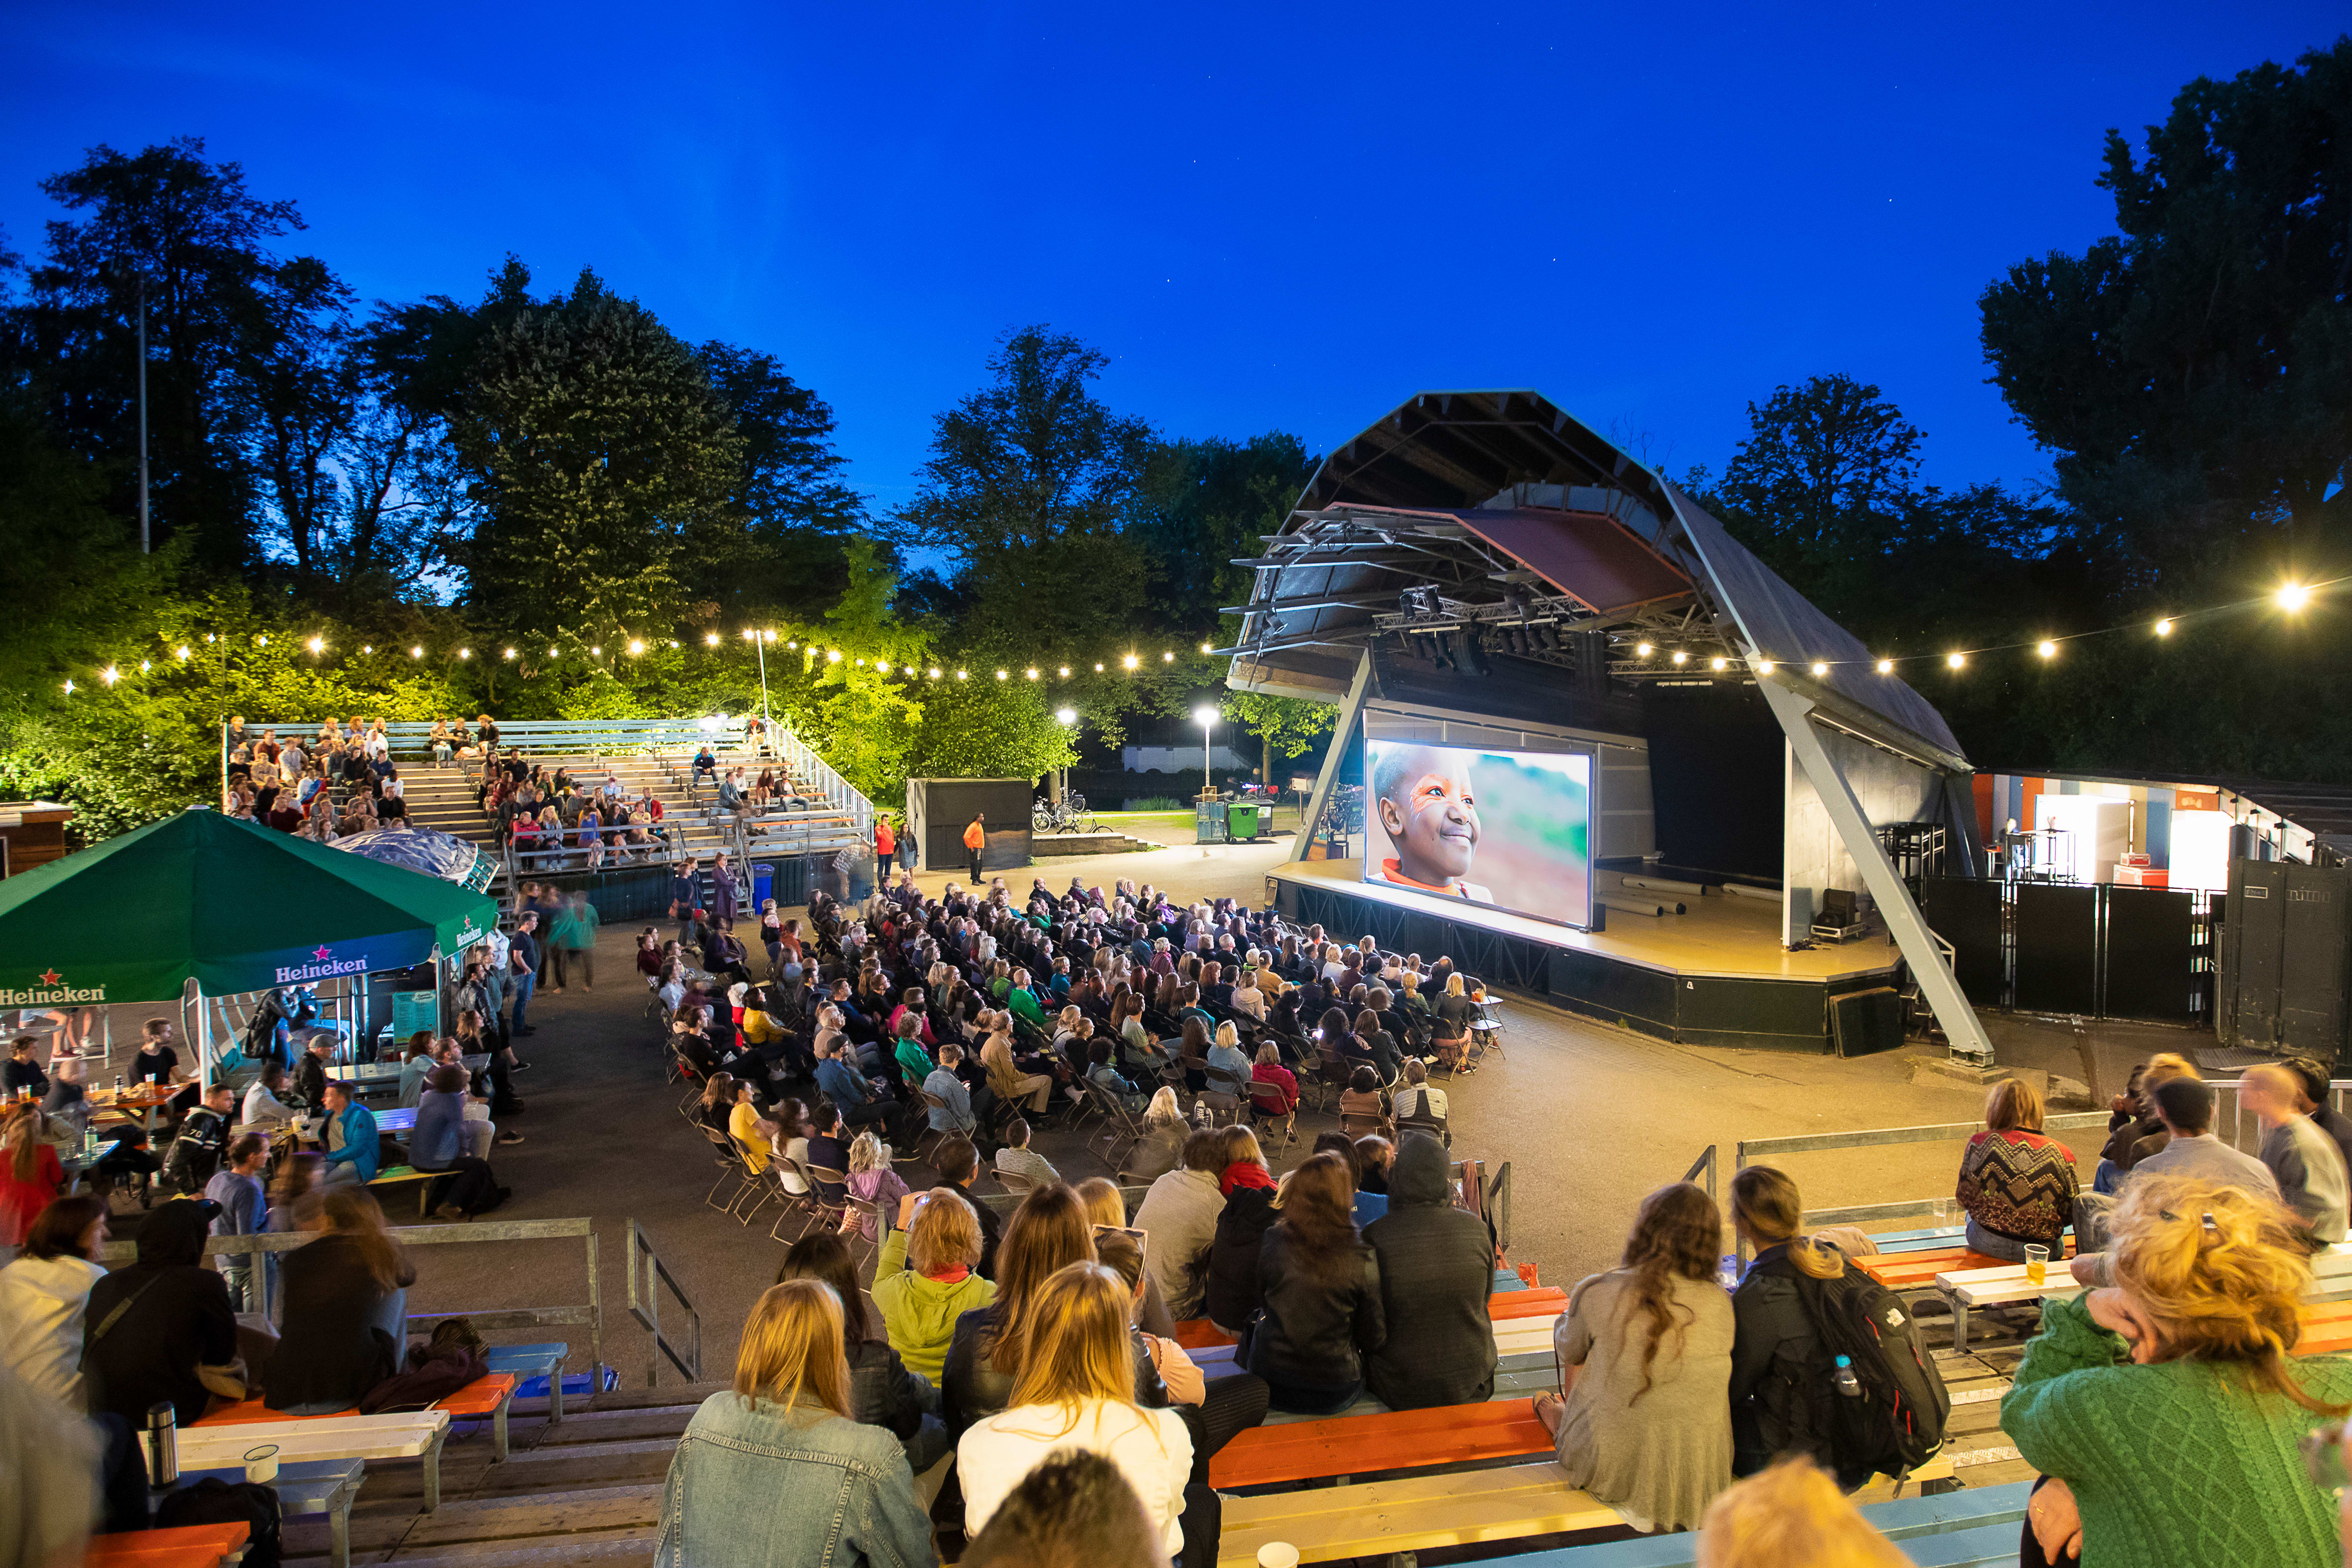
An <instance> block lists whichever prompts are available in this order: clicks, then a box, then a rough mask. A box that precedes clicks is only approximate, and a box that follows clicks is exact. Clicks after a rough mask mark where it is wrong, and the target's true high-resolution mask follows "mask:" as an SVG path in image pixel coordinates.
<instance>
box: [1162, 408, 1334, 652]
mask: <svg viewBox="0 0 2352 1568" xmlns="http://www.w3.org/2000/svg"><path fill="white" fill-rule="evenodd" d="M1315 464H1316V460H1315V459H1314V458H1309V457H1308V456H1307V444H1306V443H1305V442H1303V441H1301V440H1300V439H1299V438H1298V437H1296V436H1293V435H1290V434H1289V433H1288V432H1286V431H1281V430H1276V431H1272V432H1269V433H1268V434H1266V435H1264V436H1254V437H1250V439H1249V440H1247V441H1228V440H1225V439H1224V438H1223V437H1208V438H1206V439H1203V440H1198V441H1192V440H1183V441H1155V442H1153V443H1152V446H1151V449H1150V455H1149V457H1148V458H1146V460H1145V464H1144V472H1143V480H1142V484H1141V487H1140V490H1139V495H1138V497H1137V505H1136V516H1135V522H1134V524H1133V526H1132V532H1133V533H1134V535H1135V539H1136V543H1137V546H1138V547H1139V549H1140V550H1141V551H1142V552H1143V555H1144V559H1145V562H1146V564H1147V569H1148V571H1149V573H1150V577H1149V590H1148V596H1149V603H1150V607H1151V614H1152V616H1153V618H1154V619H1155V620H1156V621H1158V622H1159V624H1160V626H1162V627H1164V628H1167V629H1170V630H1173V631H1176V632H1179V633H1182V634H1185V635H1187V636H1198V635H1200V634H1202V633H1204V632H1207V631H1210V630H1211V629H1213V627H1215V626H1216V625H1217V622H1218V616H1217V612H1218V610H1219V609H1220V608H1222V607H1223V606H1224V605H1239V604H1244V603H1246V602H1247V601H1248V599H1249V595H1250V587H1251V584H1252V581H1253V579H1254V577H1255V574H1254V573H1253V572H1252V570H1251V569H1250V568H1249V567H1247V566H1236V565H1234V562H1235V561H1236V560H1250V559H1254V558H1255V557H1256V556H1257V555H1258V554H1260V553H1261V552H1263V550H1264V546H1263V544H1262V543H1261V542H1259V539H1258V536H1259V535H1260V534H1262V533H1273V532H1275V531H1277V530H1279V529H1280V528H1281V526H1282V525H1283V523H1284V522H1285V521H1287V520H1288V519H1289V516H1290V510H1291V508H1292V507H1294V506H1296V505H1297V501H1298V496H1299V492H1300V491H1302V490H1304V489H1306V488H1307V480H1308V479H1312V478H1313V477H1314V474H1315Z"/></svg>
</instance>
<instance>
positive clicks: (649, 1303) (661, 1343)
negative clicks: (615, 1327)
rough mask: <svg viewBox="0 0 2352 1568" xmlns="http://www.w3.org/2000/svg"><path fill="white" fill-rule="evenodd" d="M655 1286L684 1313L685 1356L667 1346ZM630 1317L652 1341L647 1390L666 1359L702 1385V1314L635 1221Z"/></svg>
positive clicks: (631, 1230)
mask: <svg viewBox="0 0 2352 1568" xmlns="http://www.w3.org/2000/svg"><path fill="white" fill-rule="evenodd" d="M640 1258H642V1259H643V1260H644V1262H645V1273H644V1280H643V1287H644V1288H643V1289H642V1290H640V1289H639V1279H638V1270H637V1264H638V1260H639V1259H640ZM656 1284H660V1285H667V1286H668V1287H669V1293H670V1294H671V1295H673V1296H675V1297H677V1304H678V1305H679V1306H680V1307H682V1308H684V1309H685V1310H686V1340H687V1342H686V1347H685V1348H686V1353H685V1354H684V1355H680V1354H679V1353H678V1347H677V1345H675V1344H673V1343H671V1342H670V1339H669V1336H668V1335H667V1334H665V1333H663V1332H662V1326H661V1294H660V1292H659V1291H658V1290H657V1289H656ZM629 1316H631V1317H633V1318H635V1319H636V1321H637V1322H638V1324H639V1326H640V1327H642V1328H644V1329H645V1330H646V1332H648V1333H650V1334H652V1335H653V1337H654V1351H655V1352H656V1353H654V1354H652V1355H649V1356H647V1357H646V1387H647V1388H652V1387H655V1386H656V1385H657V1384H659V1382H660V1375H661V1358H662V1357H665V1356H666V1357H667V1358H668V1360H669V1363H670V1365H672V1366H674V1367H676V1368H677V1371H678V1375H679V1376H681V1377H683V1378H685V1379H686V1381H687V1382H688V1383H699V1382H701V1381H702V1314H701V1313H699V1312H698V1311H696V1310H694V1303H693V1302H691V1301H689V1300H687V1299H686V1291H685V1290H684V1289H681V1288H680V1287H679V1285H678V1282H677V1279H676V1277H674V1276H673V1275H672V1274H671V1273H670V1271H669V1269H668V1268H667V1266H666V1265H665V1264H664V1263H663V1262H662V1260H661V1258H660V1256H659V1255H658V1254H656V1252H655V1251H654V1244H653V1243H652V1242H650V1241H648V1240H646V1232H645V1227H644V1226H640V1225H639V1224H637V1222H636V1221H635V1220H634V1219H633V1220H631V1221H629Z"/></svg>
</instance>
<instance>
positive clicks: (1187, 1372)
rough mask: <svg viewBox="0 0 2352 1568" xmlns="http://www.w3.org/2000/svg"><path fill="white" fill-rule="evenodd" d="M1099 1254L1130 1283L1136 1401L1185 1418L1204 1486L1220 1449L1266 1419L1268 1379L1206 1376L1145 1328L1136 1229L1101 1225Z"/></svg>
mask: <svg viewBox="0 0 2352 1568" xmlns="http://www.w3.org/2000/svg"><path fill="white" fill-rule="evenodd" d="M1088 1212H1089V1213H1091V1212H1093V1211H1091V1210H1089V1211H1088ZM1095 1253H1096V1257H1097V1260H1098V1261H1100V1262H1101V1264H1102V1265H1103V1267H1104V1268H1108V1269H1110V1270H1111V1271H1112V1272H1113V1273H1115V1274H1117V1275H1118V1279H1119V1283H1120V1284H1122V1285H1124V1286H1126V1287H1127V1291H1128V1324H1129V1329H1128V1331H1129V1335H1130V1336H1131V1337H1132V1339H1133V1340H1134V1342H1135V1344H1136V1346H1137V1348H1138V1350H1139V1352H1141V1353H1140V1355H1139V1357H1138V1359H1137V1361H1136V1403H1137V1404H1139V1405H1150V1406H1152V1407H1154V1408H1159V1407H1162V1406H1164V1407H1166V1408H1168V1409H1171V1410H1173V1411H1175V1412H1176V1414H1177V1415H1178V1416H1179V1417H1181V1419H1182V1421H1183V1423H1184V1428H1185V1430H1186V1431H1187V1432H1189V1433H1191V1434H1192V1485H1194V1486H1205V1485H1207V1484H1208V1479H1209V1461H1210V1460H1212V1459H1213V1458H1216V1456H1217V1453H1218V1450H1220V1449H1222V1448H1223V1447H1224V1446H1225V1445H1226V1444H1228V1443H1230V1442H1232V1441H1233V1440H1234V1438H1235V1437H1238V1436H1241V1435H1242V1434H1243V1433H1244V1432H1246V1431H1248V1430H1249V1429H1250V1428H1251V1427H1253V1426H1259V1425H1261V1424H1262V1423H1264V1421H1265V1407H1266V1392H1265V1379H1263V1378H1260V1377H1255V1376H1253V1375H1252V1374H1251V1373H1245V1372H1237V1373H1228V1374H1227V1375H1225V1376H1223V1377H1219V1378H1209V1377H1206V1376H1204V1375H1203V1374H1202V1370H1201V1367H1200V1366H1199V1364H1198V1363H1195V1362H1194V1361H1193V1360H1192V1357H1191V1356H1189V1355H1187V1354H1186V1353H1185V1352H1184V1348H1183V1347H1182V1346H1181V1345H1179V1344H1178V1343H1177V1342H1175V1339H1174V1338H1173V1336H1170V1335H1160V1334H1154V1333H1152V1332H1151V1331H1150V1330H1148V1329H1146V1328H1144V1327H1143V1326H1142V1317H1143V1310H1144V1304H1145V1300H1146V1297H1147V1296H1148V1294H1149V1292H1150V1283H1151V1282H1150V1279H1149V1278H1148V1277H1147V1276H1146V1275H1145V1274H1144V1272H1143V1247H1142V1244H1141V1243H1140V1242H1139V1240H1138V1239H1137V1237H1136V1233H1135V1232H1133V1231H1131V1230H1129V1229H1126V1228H1125V1227H1117V1228H1112V1229H1107V1230H1106V1229H1102V1228H1097V1230H1096V1232H1095Z"/></svg>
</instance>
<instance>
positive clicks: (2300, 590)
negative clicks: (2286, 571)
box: [2271, 583, 2311, 615]
mask: <svg viewBox="0 0 2352 1568" xmlns="http://www.w3.org/2000/svg"><path fill="white" fill-rule="evenodd" d="M2271 597H2272V598H2273V599H2274V600H2276V601H2277V603H2278V607H2279V608H2280V609H2282V610H2284V611H2285V612H2286V613H2287V614H2289V615H2293V614H2294V612H2295V611H2297V610H2300V609H2302V608H2303V607H2304V606H2305V605H2308V604H2309V603H2311V589H2310V588H2309V587H2308V586H2306V585H2305V584H2301V583H2282V584H2279V590H2278V592H2277V593H2275V594H2273V595H2271Z"/></svg>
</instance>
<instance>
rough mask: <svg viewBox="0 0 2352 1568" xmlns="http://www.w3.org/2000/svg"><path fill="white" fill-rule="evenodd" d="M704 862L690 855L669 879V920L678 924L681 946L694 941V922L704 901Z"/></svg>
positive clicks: (678, 936)
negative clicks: (699, 906)
mask: <svg viewBox="0 0 2352 1568" xmlns="http://www.w3.org/2000/svg"><path fill="white" fill-rule="evenodd" d="M701 900H702V862H701V861H699V860H698V859H696V858H694V857H693V856H691V855H689V856H688V857H687V858H686V864H685V865H683V866H680V867H679V868H677V875H676V876H674V877H672V878H671V879H669V918H670V919H672V920H674V921H677V940H678V942H679V943H680V944H681V945H683V944H685V943H688V942H692V941H693V940H694V921H695V917H696V915H697V914H698V913H699V912H700V910H699V909H698V905H699V904H700V902H701Z"/></svg>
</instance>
